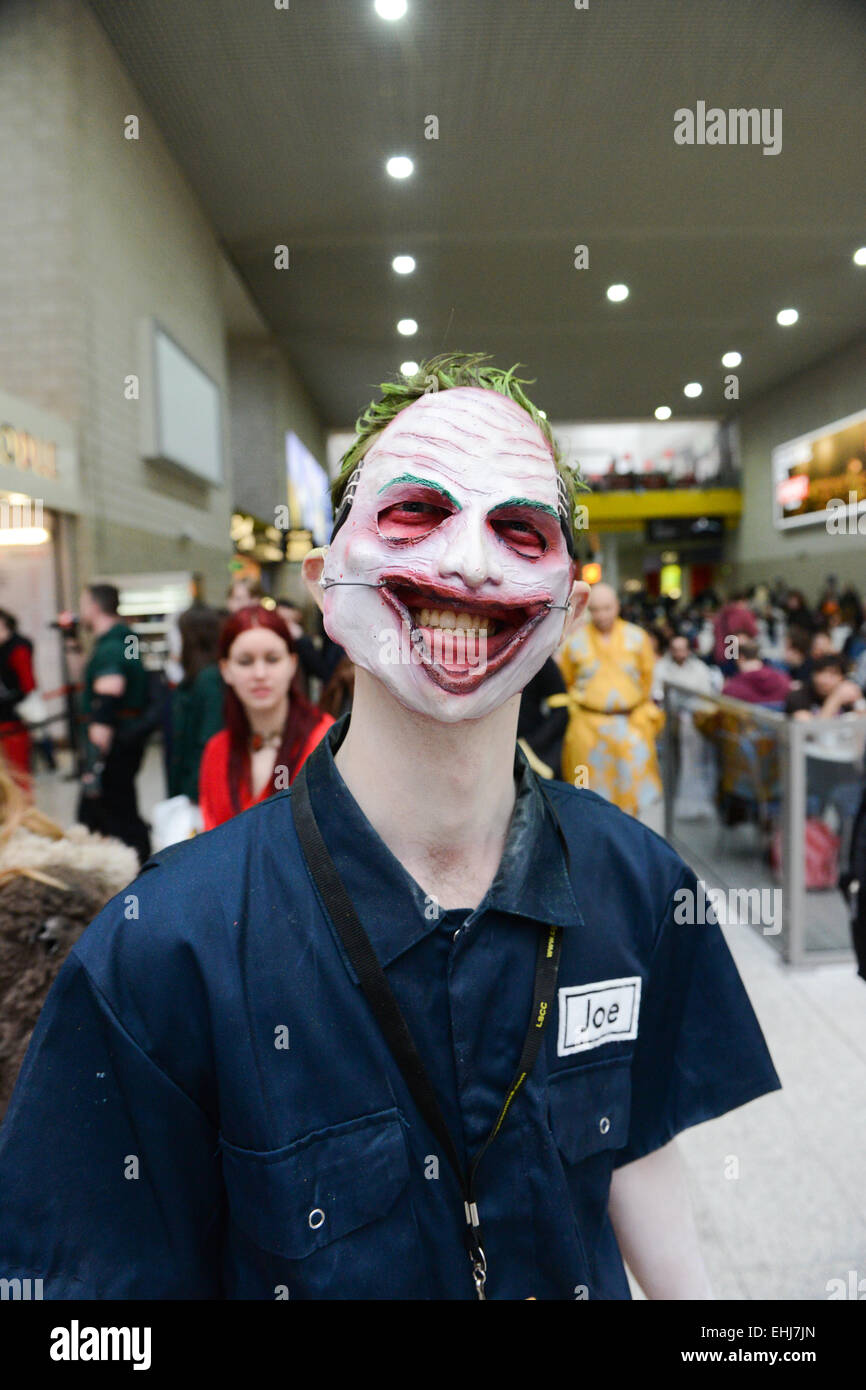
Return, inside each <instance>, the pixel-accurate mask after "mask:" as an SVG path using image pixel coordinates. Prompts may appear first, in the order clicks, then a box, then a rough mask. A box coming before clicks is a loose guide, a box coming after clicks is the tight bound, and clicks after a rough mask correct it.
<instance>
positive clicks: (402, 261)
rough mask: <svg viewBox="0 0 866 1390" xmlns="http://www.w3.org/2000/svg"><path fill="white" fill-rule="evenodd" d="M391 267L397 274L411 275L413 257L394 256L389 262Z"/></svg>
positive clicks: (413, 262)
mask: <svg viewBox="0 0 866 1390" xmlns="http://www.w3.org/2000/svg"><path fill="white" fill-rule="evenodd" d="M391 269H392V270H396V272H397V274H398V275H411V274H412V271H413V270H414V269H415V257H414V256H395V257H394V259H393V261H392V262H391Z"/></svg>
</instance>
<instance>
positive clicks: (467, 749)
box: [336, 667, 520, 910]
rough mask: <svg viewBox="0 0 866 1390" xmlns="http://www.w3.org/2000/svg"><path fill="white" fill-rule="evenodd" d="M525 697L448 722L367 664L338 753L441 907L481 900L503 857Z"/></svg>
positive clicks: (400, 855) (365, 807) (378, 822)
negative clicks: (404, 701)
mask: <svg viewBox="0 0 866 1390" xmlns="http://www.w3.org/2000/svg"><path fill="white" fill-rule="evenodd" d="M519 710H520V696H519V695H514V696H512V698H511V699H510V700H507V701H506V702H505V703H504V704H502V705H500V706H499V707H498V708H497V709H495V710H493V711H492V712H491V713H490V714H488V715H485V717H484V718H483V719H476V720H472V721H461V722H460V723H457V724H446V723H443V722H442V721H440V720H438V719H432V718H430V717H429V716H426V715H421V714H416V713H414V712H413V711H412V710H408V709H406V707H405V706H404V705H401V704H400V702H399V701H398V700H396V699H395V698H394V697H393V696H392V695H391V694H390V692H389V691H388V690H386V688H385V687H384V686H383V685H382V684H381V683H380V682H379V681H377V680H376V679H375V678H374V677H373V676H371V675H370V673H369V672H368V671H365V670H364V669H363V668H362V667H358V668H357V669H356V674H355V691H354V696H353V701H352V717H351V722H350V724H349V729H348V732H347V734H346V737H345V739H344V740H343V743H342V745H341V746H340V749H339V751H338V752H337V756H336V764H337V768H338V770H339V772H340V775H341V777H342V778H343V781H344V782H345V783H346V786H347V787H348V788H349V791H350V792H351V793H352V796H353V797H354V798H355V800H356V801H357V803H358V805H359V806H360V808H361V810H362V811H363V812H364V815H365V816H366V817H367V819H368V821H369V822H370V824H371V825H372V826H373V828H374V830H375V831H376V832H377V834H378V835H379V836H380V837H381V839H382V840H384V842H385V844H386V845H387V846H388V848H389V849H390V851H391V853H392V854H393V855H394V856H395V858H397V859H398V860H399V861H400V863H401V864H402V865H403V867H404V869H405V870H406V871H407V873H409V874H410V875H411V876H412V877H413V878H414V879H415V881H416V883H418V884H420V886H421V887H422V888H423V889H424V891H425V893H428V894H429V895H430V896H431V897H432V898H434V899H435V900H436V901H437V902H438V903H439V905H440V907H441V908H443V910H444V909H447V908H449V907H475V906H477V904H478V903H479V902H480V901H481V899H482V898H483V896H484V893H485V892H486V890H487V888H488V887H489V886H490V884H491V882H492V881H493V878H494V876H495V874H496V870H497V868H498V866H499V862H500V860H501V858H502V851H503V849H504V847H505V840H506V837H507V834H508V826H509V822H510V820H511V813H512V811H513V809H514V802H515V796H516V793H515V785H514V775H513V765H514V745H515V742H516V739H517V716H518V713H519Z"/></svg>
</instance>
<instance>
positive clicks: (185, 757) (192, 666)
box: [168, 604, 225, 801]
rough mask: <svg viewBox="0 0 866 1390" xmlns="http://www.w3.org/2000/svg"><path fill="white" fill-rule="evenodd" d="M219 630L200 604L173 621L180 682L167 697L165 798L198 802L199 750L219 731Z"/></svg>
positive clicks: (222, 692)
mask: <svg viewBox="0 0 866 1390" xmlns="http://www.w3.org/2000/svg"><path fill="white" fill-rule="evenodd" d="M221 625H222V619H221V618H220V615H219V613H217V611H216V609H214V608H207V607H205V605H204V604H195V605H193V607H192V608H187V609H186V611H185V612H184V613H181V615H180V617H179V619H178V631H179V633H180V642H181V647H180V664H181V667H182V669H183V679H182V680H181V682H180V684H179V685H178V686H177V688H176V689H175V690H174V691H173V693H172V697H171V719H172V739H171V761H170V763H169V769H168V794H169V796H188V797H189V799H190V801H198V778H199V768H200V765H201V760H202V755H203V753H204V750H205V745H206V744H207V742H208V739H210V738H212V737H213V735H214V734H216V733H218V732H219V730H220V729H221V728H222V727H223V723H224V710H223V703H224V697H225V686H224V684H223V679H222V676H221V675H220V670H219V665H218V661H219V636H220V627H221Z"/></svg>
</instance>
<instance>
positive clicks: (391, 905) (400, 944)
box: [305, 715, 583, 965]
mask: <svg viewBox="0 0 866 1390" xmlns="http://www.w3.org/2000/svg"><path fill="white" fill-rule="evenodd" d="M350 717H351V716H350V715H344V716H343V718H342V719H340V720H338V722H337V723H336V724H334V725H332V726H331V728H330V729H329V730H328V732H327V733H326V734H325V736H324V738H323V739H322V740H321V742H320V743H319V744H318V745H317V747H316V748H315V749H314V751H313V752H312V753H311V755H310V757H309V758H308V759H307V761H306V764H305V767H306V775H307V782H308V786H309V791H310V801H311V803H312V807H313V811H314V812H315V816H316V820H317V821H318V823H319V829H320V830H321V833H322V836H323V838H324V840H325V843H326V845H327V847H328V850H329V851H330V854H331V858H332V859H333V861H334V864H335V866H336V869H337V871H338V873H339V874H340V877H341V878H342V880H343V883H344V884H345V886H346V890H347V892H348V893H349V896H350V897H351V899H352V902H353V904H354V907H355V911H356V912H357V914H358V916H359V918H360V920H361V923H362V925H363V927H364V929H365V931H366V932H367V935H368V936H369V938H370V941H371V942H372V944H373V947H374V949H375V951H376V955H377V956H378V958H379V961H380V962H381V964H382V965H387V964H389V963H390V962H391V961H392V960H395V959H396V958H397V956H399V955H401V954H402V953H403V952H404V951H406V950H408V949H409V948H410V947H411V946H413V945H415V943H416V942H418V941H420V940H421V939H422V937H424V936H427V935H428V934H429V933H430V932H431V931H433V930H434V929H435V927H436V920H437V915H436V912H435V904H434V902H433V900H432V898H430V897H428V896H427V895H426V894H425V893H424V891H423V889H422V888H421V887H420V885H419V884H417V883H416V882H415V880H414V879H413V878H412V877H411V875H410V874H408V873H407V871H406V870H405V869H404V868H403V865H402V864H401V863H400V861H399V860H398V859H397V858H396V857H395V855H393V854H392V853H391V850H390V849H389V848H388V846H387V845H386V844H385V842H384V840H382V838H381V836H380V835H379V834H378V833H377V831H376V830H374V828H373V826H372V825H371V824H370V822H369V821H368V820H367V817H366V816H365V815H364V812H363V811H362V810H361V808H360V806H359V805H358V803H357V801H356V800H355V798H354V797H353V796H352V794H351V792H350V791H349V788H348V787H347V786H346V783H345V782H344V781H343V778H342V777H341V775H340V773H339V771H338V769H337V765H336V762H335V761H334V755H335V753H336V752H337V750H338V748H339V746H340V744H341V743H342V741H343V738H344V737H345V734H346V731H347V729H348V727H349V720H350ZM514 775H515V778H516V780H517V787H516V800H515V805H514V811H513V813H512V816H511V822H510V824H509V827H508V834H507V837H506V842H505V848H504V850H503V854H502V859H501V860H500V864H499V868H498V869H497V871H496V875H495V877H494V880H493V882H492V884H491V885H490V888H489V889H488V890H487V893H486V894H485V896H484V899H483V901H482V902H481V903H480V904H479V906H478V908H477V909H476V912H477V914H478V915H480V914H481V913H482V912H487V911H491V912H505V913H509V914H511V915H513V916H515V917H521V918H524V919H529V920H530V921H534V922H542V923H545V924H547V925H549V926H560V927H576V926H582V925H583V916H582V914H581V911H580V908H579V906H578V904H577V901H576V899H575V896H574V891H573V889H572V886H571V880H570V878H569V875H568V870H567V868H566V864H565V857H564V853H563V846H562V843H561V841H560V838H559V834H558V832H557V827H556V825H555V823H554V819H553V814H552V809H551V808H549V807H548V806H546V804H545V800H544V797H543V793H542V791H541V789H540V787H539V784H538V779H537V777H536V776H535V773H534V772H533V771H532V769H531V768H530V767H529V764H528V763H527V761H526V758H525V757H524V755H523V753H522V751H521V750H520V748H518V747H516V746H515V754H514Z"/></svg>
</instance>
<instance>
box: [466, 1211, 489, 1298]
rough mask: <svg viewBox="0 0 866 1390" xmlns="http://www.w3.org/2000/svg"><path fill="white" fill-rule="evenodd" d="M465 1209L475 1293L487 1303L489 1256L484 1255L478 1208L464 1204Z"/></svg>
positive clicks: (467, 1239)
mask: <svg viewBox="0 0 866 1390" xmlns="http://www.w3.org/2000/svg"><path fill="white" fill-rule="evenodd" d="M463 1209H464V1211H465V1212H466V1246H467V1249H468V1251H469V1260H470V1263H471V1265H472V1278H473V1280H474V1283H475V1292H476V1294H477V1295H478V1297H479V1299H482V1300H484V1301H486V1299H487V1294H486V1293H485V1292H484V1285H485V1284H486V1282H487V1256H486V1255H485V1254H484V1248H483V1246H482V1244H481V1241H480V1239H479V1236H478V1231H479V1227H480V1224H481V1223H480V1221H479V1218H478V1207H477V1205H476V1203H475V1202H464V1203H463Z"/></svg>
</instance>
